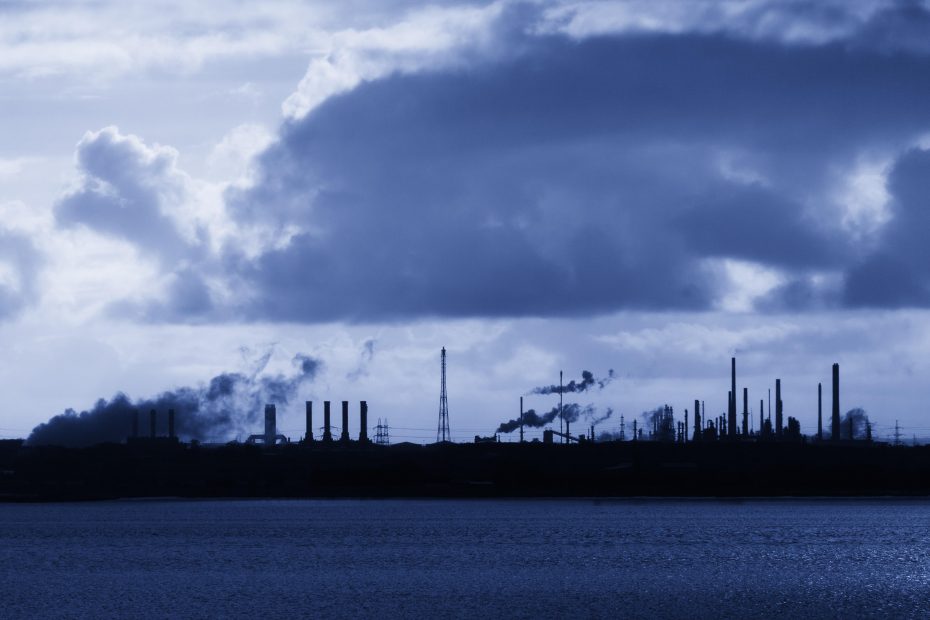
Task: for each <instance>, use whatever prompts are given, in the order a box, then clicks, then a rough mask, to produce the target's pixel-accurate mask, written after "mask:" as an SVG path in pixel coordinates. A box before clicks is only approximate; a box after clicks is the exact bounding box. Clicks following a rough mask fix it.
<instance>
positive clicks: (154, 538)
mask: <svg viewBox="0 0 930 620" xmlns="http://www.w3.org/2000/svg"><path fill="white" fill-rule="evenodd" d="M0 541H2V544H0V617H2V618H35V617H69V618H101V617H109V618H208V617H251V618H271V617H276V618H296V617H319V618H328V617H332V618H341V617H350V618H397V617H405V618H484V619H486V620H491V619H494V618H520V617H522V618H550V617H560V618H569V617H570V618H575V617H578V618H617V617H638V618H661V617H676V618H700V617H708V618H711V617H714V618H720V617H731V618H747V617H759V618H761V617H766V618H768V617H794V618H798V617H805V618H815V617H831V618H851V617H901V618H905V617H906V618H919V617H923V618H927V617H930V502H928V501H902V500H849V501H842V500H841V501H838V500H767V501H766V500H762V501H759V500H747V501H713V500H618V501H603V500H515V501H501V500H487V501H484V500H480V501H473V500H472V501H452V500H450V501H445V500H427V501H419V500H306V501H304V500H284V501H276V500H250V501H172V500H147V501H120V502H101V503H77V504H5V505H0Z"/></svg>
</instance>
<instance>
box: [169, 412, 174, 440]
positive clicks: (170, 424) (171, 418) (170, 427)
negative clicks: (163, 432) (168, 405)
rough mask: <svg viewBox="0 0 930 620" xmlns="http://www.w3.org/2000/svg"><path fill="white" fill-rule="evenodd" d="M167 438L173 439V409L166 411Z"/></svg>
mask: <svg viewBox="0 0 930 620" xmlns="http://www.w3.org/2000/svg"><path fill="white" fill-rule="evenodd" d="M168 437H170V438H171V439H174V409H169V410H168Z"/></svg>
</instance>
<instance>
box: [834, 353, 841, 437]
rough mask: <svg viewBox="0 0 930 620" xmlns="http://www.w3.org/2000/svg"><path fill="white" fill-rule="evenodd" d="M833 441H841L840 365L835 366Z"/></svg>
mask: <svg viewBox="0 0 930 620" xmlns="http://www.w3.org/2000/svg"><path fill="white" fill-rule="evenodd" d="M832 426H833V429H832V430H833V441H839V440H840V365H839V364H833V425H832Z"/></svg>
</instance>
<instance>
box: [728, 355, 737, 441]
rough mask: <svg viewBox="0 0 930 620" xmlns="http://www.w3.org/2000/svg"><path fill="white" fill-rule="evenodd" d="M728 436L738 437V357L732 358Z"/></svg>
mask: <svg viewBox="0 0 930 620" xmlns="http://www.w3.org/2000/svg"><path fill="white" fill-rule="evenodd" d="M727 414H728V415H727V437H729V438H730V439H735V438H736V358H735V357H731V358H730V410H729V411H728V412H727Z"/></svg>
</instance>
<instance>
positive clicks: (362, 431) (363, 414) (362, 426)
mask: <svg viewBox="0 0 930 620" xmlns="http://www.w3.org/2000/svg"><path fill="white" fill-rule="evenodd" d="M358 425H359V429H358V441H359V443H368V402H367V401H364V400H363V401H361V402H359V404H358Z"/></svg>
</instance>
